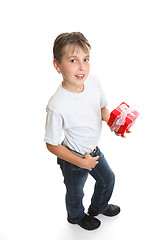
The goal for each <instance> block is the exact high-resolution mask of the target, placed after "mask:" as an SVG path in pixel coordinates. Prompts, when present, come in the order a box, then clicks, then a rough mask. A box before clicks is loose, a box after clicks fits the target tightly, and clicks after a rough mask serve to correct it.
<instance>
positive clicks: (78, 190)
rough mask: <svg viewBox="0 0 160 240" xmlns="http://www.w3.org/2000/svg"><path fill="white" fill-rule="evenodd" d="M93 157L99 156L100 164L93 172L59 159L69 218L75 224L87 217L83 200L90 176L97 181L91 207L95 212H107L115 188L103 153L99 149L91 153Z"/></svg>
mask: <svg viewBox="0 0 160 240" xmlns="http://www.w3.org/2000/svg"><path fill="white" fill-rule="evenodd" d="M91 156H93V157H95V156H99V159H98V161H99V163H98V164H97V165H96V167H95V168H93V169H92V171H89V170H87V169H82V168H79V167H77V166H75V165H73V164H71V163H69V162H66V161H64V160H63V159H60V158H57V159H58V164H59V165H60V168H61V170H62V173H63V176H64V184H65V186H66V209H67V213H68V218H69V219H70V220H72V221H75V222H78V221H80V220H81V219H82V218H83V217H84V215H85V213H84V206H83V203H82V200H83V197H84V192H83V188H84V184H85V182H86V180H87V177H88V174H90V175H91V176H92V177H93V178H94V179H95V181H96V182H95V187H94V193H93V196H92V199H91V207H92V209H93V210H94V211H96V212H98V213H103V212H105V210H106V209H107V207H108V202H109V200H110V198H111V195H112V192H113V188H114V183H115V175H114V173H113V171H112V170H111V168H110V167H109V165H108V163H107V161H106V159H105V157H104V155H103V153H102V152H101V151H100V149H99V148H98V147H97V148H96V152H95V153H91ZM84 161H85V160H84Z"/></svg>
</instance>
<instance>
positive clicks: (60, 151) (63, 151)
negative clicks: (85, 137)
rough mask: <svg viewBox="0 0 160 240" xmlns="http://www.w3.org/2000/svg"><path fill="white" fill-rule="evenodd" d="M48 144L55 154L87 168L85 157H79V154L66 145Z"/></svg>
mask: <svg viewBox="0 0 160 240" xmlns="http://www.w3.org/2000/svg"><path fill="white" fill-rule="evenodd" d="M46 146H47V148H48V150H49V151H50V152H51V153H53V154H54V155H56V156H57V157H59V158H61V159H64V160H65V161H67V162H70V163H72V164H74V165H76V166H78V167H80V168H85V161H84V158H81V157H78V156H77V155H75V154H73V153H72V152H71V151H69V150H68V149H67V148H66V147H64V146H62V145H60V144H59V145H56V146H54V145H51V144H49V143H46Z"/></svg>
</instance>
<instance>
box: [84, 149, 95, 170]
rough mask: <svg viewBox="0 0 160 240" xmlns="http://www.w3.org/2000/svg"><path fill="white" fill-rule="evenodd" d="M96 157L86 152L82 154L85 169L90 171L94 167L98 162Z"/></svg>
mask: <svg viewBox="0 0 160 240" xmlns="http://www.w3.org/2000/svg"><path fill="white" fill-rule="evenodd" d="M98 158H99V156H97V157H92V156H91V155H90V154H89V153H86V154H85V156H84V159H85V161H84V164H85V167H84V168H85V169H88V170H89V171H92V169H93V168H95V166H96V165H97V164H98V161H97V160H98Z"/></svg>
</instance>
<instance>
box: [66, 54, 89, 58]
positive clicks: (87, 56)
mask: <svg viewBox="0 0 160 240" xmlns="http://www.w3.org/2000/svg"><path fill="white" fill-rule="evenodd" d="M87 57H90V55H86V56H85V57H84V58H87ZM69 58H77V56H70V57H69Z"/></svg>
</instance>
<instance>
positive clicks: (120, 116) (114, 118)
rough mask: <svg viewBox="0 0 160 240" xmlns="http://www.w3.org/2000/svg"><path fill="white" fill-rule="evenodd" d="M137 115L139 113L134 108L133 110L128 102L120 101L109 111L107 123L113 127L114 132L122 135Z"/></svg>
mask: <svg viewBox="0 0 160 240" xmlns="http://www.w3.org/2000/svg"><path fill="white" fill-rule="evenodd" d="M138 116H139V113H138V112H137V111H136V110H133V109H132V108H131V107H130V106H129V105H128V104H126V103H125V102H122V103H121V104H120V105H119V106H118V107H117V108H116V109H114V110H113V111H112V112H111V113H110V118H109V120H108V125H109V126H110V127H115V132H117V133H120V134H121V135H123V134H124V133H125V132H126V131H128V130H129V129H130V127H131V126H132V125H133V124H134V122H135V120H136V119H137V117H138Z"/></svg>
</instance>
